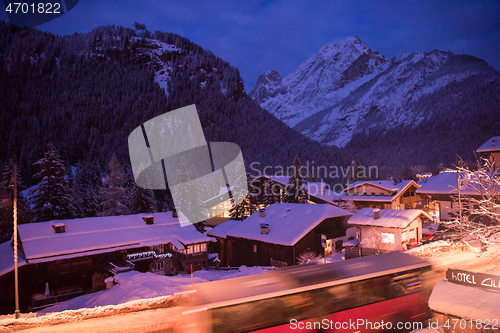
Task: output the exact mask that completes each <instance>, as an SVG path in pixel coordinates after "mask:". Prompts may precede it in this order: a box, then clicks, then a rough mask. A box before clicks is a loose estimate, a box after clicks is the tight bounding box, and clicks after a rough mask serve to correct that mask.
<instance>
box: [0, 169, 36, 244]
mask: <svg viewBox="0 0 500 333" xmlns="http://www.w3.org/2000/svg"><path fill="white" fill-rule="evenodd" d="M13 170H14V162H13V161H12V160H10V161H9V162H7V163H5V167H4V172H3V174H2V178H1V179H0V190H1V189H2V188H7V187H8V186H9V184H10V183H11V179H12V173H13ZM25 189H26V186H24V184H23V181H22V179H21V177H20V170H19V167H18V168H17V222H18V223H26V222H30V218H31V216H30V207H29V204H28V201H27V200H26V198H25V197H24V196H23V195H22V193H21V191H23V190H25ZM7 191H8V192H9V193H11V195H13V193H12V189H10V188H9V189H7ZM13 204H14V201H13V200H2V201H0V243H2V242H4V241H6V240H8V239H10V238H11V237H12V232H13V228H14V225H13V224H14V215H13V209H14V206H13Z"/></svg>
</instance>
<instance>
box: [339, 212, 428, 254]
mask: <svg viewBox="0 0 500 333" xmlns="http://www.w3.org/2000/svg"><path fill="white" fill-rule="evenodd" d="M422 221H432V216H430V215H429V214H427V213H426V212H424V211H423V210H420V209H405V210H393V209H379V208H362V209H361V210H360V211H359V212H357V213H356V214H354V215H353V216H352V217H351V218H350V219H349V221H348V223H349V225H350V226H355V227H356V234H357V236H358V238H359V240H360V245H359V246H360V248H361V255H363V256H366V255H372V254H375V253H377V252H378V253H384V252H391V251H400V250H405V249H407V248H408V247H409V246H411V245H412V244H417V243H418V242H419V241H420V240H421V239H422Z"/></svg>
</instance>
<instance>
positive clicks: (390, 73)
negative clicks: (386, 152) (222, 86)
mask: <svg viewBox="0 0 500 333" xmlns="http://www.w3.org/2000/svg"><path fill="white" fill-rule="evenodd" d="M263 75H264V77H262V76H261V78H259V81H258V82H257V85H256V87H255V90H254V91H253V92H252V94H255V95H257V92H258V94H259V96H261V97H262V98H254V97H253V96H252V95H251V97H252V98H253V99H254V100H255V101H256V102H257V103H259V104H260V105H261V106H262V107H263V108H264V109H266V110H268V111H269V112H271V113H272V114H273V115H275V116H276V117H277V118H279V119H281V120H282V121H283V122H285V123H286V124H287V125H288V126H290V127H293V128H294V129H296V130H298V131H299V132H301V133H303V134H305V135H307V136H309V137H311V138H313V139H315V140H317V141H320V142H324V143H327V144H330V145H336V146H340V147H342V146H344V145H346V144H347V143H348V142H349V141H350V140H351V138H352V137H353V135H354V134H356V133H365V132H366V131H367V130H368V129H370V128H374V127H377V128H379V127H380V128H391V127H396V126H416V125H418V124H419V123H420V122H422V121H424V120H428V119H429V117H432V112H428V111H425V112H424V111H423V110H422V111H420V110H415V109H414V107H413V106H412V105H415V104H416V103H418V102H419V100H420V99H421V98H424V99H425V98H427V96H428V95H431V94H434V93H435V92H437V91H439V90H440V89H441V88H443V87H445V86H447V85H448V84H455V83H457V82H460V81H463V80H466V79H469V78H474V77H475V79H478V78H479V77H482V78H484V80H486V81H485V82H491V80H494V79H495V78H497V79H498V78H499V73H498V72H497V71H495V70H494V69H492V68H491V67H489V66H488V65H487V64H486V63H485V62H484V61H482V60H480V59H477V58H474V57H471V56H462V55H458V56H457V55H454V54H453V53H451V52H447V51H443V50H433V51H431V52H425V51H418V52H414V53H411V54H403V55H399V56H395V57H393V58H392V59H390V60H387V59H385V58H384V56H382V55H381V54H380V53H379V52H377V51H375V50H372V49H371V48H370V47H369V46H368V45H367V44H366V43H364V42H363V41H362V40H361V39H360V38H359V37H357V36H354V37H348V38H347V39H346V40H344V41H343V42H340V43H329V44H326V45H325V46H323V47H322V48H321V49H320V50H319V51H318V52H317V53H316V54H314V55H313V56H312V57H310V58H309V59H307V60H306V61H305V62H304V63H303V64H301V65H300V66H298V67H297V68H296V69H295V70H293V71H292V72H291V73H290V74H288V75H287V76H285V77H284V78H283V79H282V81H281V85H280V86H278V82H279V81H278V80H275V79H274V80H270V79H269V78H268V77H269V76H270V74H269V72H267V73H265V74H263ZM271 82H272V84H271Z"/></svg>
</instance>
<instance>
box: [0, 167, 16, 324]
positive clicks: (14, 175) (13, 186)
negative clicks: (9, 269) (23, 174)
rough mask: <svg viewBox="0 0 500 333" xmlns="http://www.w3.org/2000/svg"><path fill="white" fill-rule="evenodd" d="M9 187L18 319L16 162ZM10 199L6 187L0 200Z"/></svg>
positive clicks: (0, 194) (0, 195)
mask: <svg viewBox="0 0 500 333" xmlns="http://www.w3.org/2000/svg"><path fill="white" fill-rule="evenodd" d="M7 188H13V189H14V213H13V214H14V236H13V237H14V288H15V297H16V311H15V313H14V316H15V318H16V319H18V318H19V283H18V272H17V166H16V165H15V164H14V168H13V171H12V176H11V177H10V182H9V185H8V186H7ZM5 199H10V195H9V194H8V193H7V191H6V190H5V189H4V190H3V191H2V192H1V193H0V200H5Z"/></svg>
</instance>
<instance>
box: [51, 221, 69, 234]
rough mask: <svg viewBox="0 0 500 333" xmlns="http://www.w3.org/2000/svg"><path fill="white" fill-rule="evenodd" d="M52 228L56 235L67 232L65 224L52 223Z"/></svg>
mask: <svg viewBox="0 0 500 333" xmlns="http://www.w3.org/2000/svg"><path fill="white" fill-rule="evenodd" d="M52 228H53V229H54V232H55V233H56V234H62V233H64V232H66V225H65V224H64V223H52Z"/></svg>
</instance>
